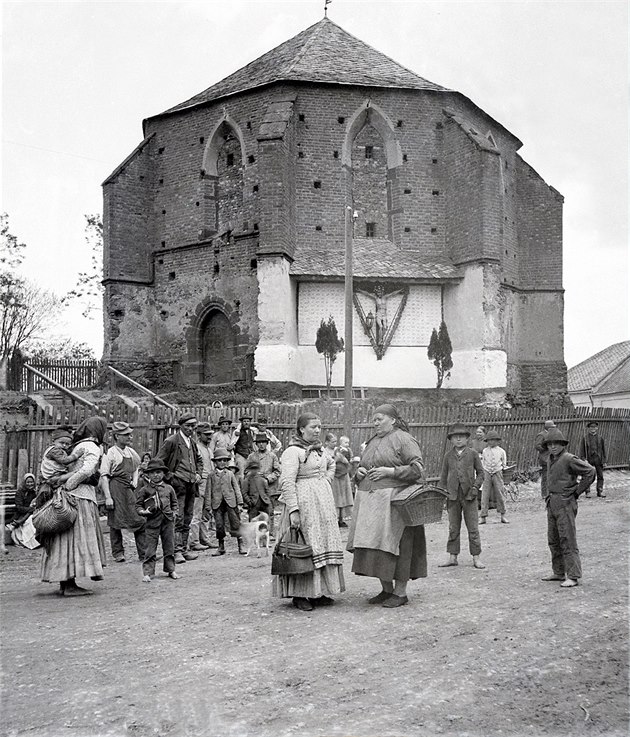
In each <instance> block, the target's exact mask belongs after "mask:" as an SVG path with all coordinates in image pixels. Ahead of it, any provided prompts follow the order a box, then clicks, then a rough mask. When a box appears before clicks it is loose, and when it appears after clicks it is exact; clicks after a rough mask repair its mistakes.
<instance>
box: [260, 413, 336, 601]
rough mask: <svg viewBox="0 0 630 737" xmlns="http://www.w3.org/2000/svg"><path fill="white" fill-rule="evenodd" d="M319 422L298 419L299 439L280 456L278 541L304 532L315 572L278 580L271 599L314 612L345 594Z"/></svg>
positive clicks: (329, 465)
mask: <svg viewBox="0 0 630 737" xmlns="http://www.w3.org/2000/svg"><path fill="white" fill-rule="evenodd" d="M320 432H321V421H320V419H319V417H318V416H317V415H314V414H312V413H311V412H305V413H304V414H302V415H300V416H299V417H298V421H297V427H296V432H295V435H294V436H293V437H292V438H291V442H290V444H289V447H288V448H287V449H286V450H285V451H284V453H283V454H282V459H281V466H282V473H281V475H280V482H279V483H280V490H281V493H280V502H281V503H283V504H284V511H283V512H282V516H281V518H280V527H279V530H278V534H277V538H278V540H280V539H282V537H283V536H284V535H285V533H287V532H288V530H289V528H292V529H294V530H298V529H299V530H301V531H302V533H303V535H304V539H305V541H306V544H307V545H310V546H311V547H312V549H313V563H314V564H315V570H314V571H312V572H311V573H305V574H301V575H295V576H274V580H273V595H274V596H277V597H283V598H289V597H292V598H293V606H295V607H296V608H297V609H300V610H301V611H306V612H308V611H311V610H312V609H313V606H320V605H327V604H332V603H333V599H332V598H331V597H332V596H333V595H334V594H338V593H340V592H341V591H344V590H345V583H344V580H343V569H342V564H343V546H342V543H341V535H340V534H339V527H338V525H337V512H336V509H335V500H334V498H333V493H332V487H331V483H332V479H333V476H334V474H335V462H334V460H333V458H332V457H331V456H330V455H327V454H325V453H324V452H323V449H322V444H321V443H320V442H319V435H320Z"/></svg>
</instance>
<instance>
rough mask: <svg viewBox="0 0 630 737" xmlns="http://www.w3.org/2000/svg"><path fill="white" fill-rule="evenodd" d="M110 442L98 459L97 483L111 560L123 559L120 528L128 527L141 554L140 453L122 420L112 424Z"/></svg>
mask: <svg viewBox="0 0 630 737" xmlns="http://www.w3.org/2000/svg"><path fill="white" fill-rule="evenodd" d="M112 435H113V436H114V445H112V446H111V448H109V450H108V451H107V453H105V455H104V456H103V457H102V459H101V468H100V472H101V487H102V489H103V493H104V494H105V508H106V509H107V525H108V526H109V541H110V544H111V547H112V556H113V557H114V562H115V563H124V562H125V548H124V545H123V534H122V531H123V530H131V531H132V532H133V536H134V538H135V541H136V551H137V552H138V558H139V559H140V560H143V558H144V518H143V517H142V516H138V513H137V512H136V498H135V492H134V490H135V488H136V486H137V485H138V469H139V468H140V456H139V455H138V454H137V453H136V451H135V450H134V449H133V448H132V447H131V442H132V440H133V429H132V428H131V427H130V426H129V425H128V424H127V423H126V422H114V424H113V425H112Z"/></svg>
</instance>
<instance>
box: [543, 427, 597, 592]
mask: <svg viewBox="0 0 630 737" xmlns="http://www.w3.org/2000/svg"><path fill="white" fill-rule="evenodd" d="M568 444H569V441H568V440H567V439H566V438H565V437H564V435H563V434H562V433H561V432H560V430H558V428H551V429H550V430H549V431H548V432H547V437H546V439H545V446H546V450H547V451H548V452H549V459H548V461H547V488H546V495H545V501H546V504H547V541H548V543H549V550H550V551H551V568H552V573H551V574H550V575H549V576H544V577H543V579H542V580H543V581H562V583H561V584H560V585H561V586H562V587H563V588H571V587H573V586H577V585H578V581H579V579H580V578H581V577H582V564H581V561H580V553H579V551H578V546H577V535H576V528H575V518H576V517H577V511H578V503H577V500H578V497H579V496H580V494H581V493H582V492H583V491H586V489H588V487H589V486H590V485H591V484H592V483H593V479H594V478H595V469H594V468H593V466H591V465H590V463H587V462H586V461H583V460H582V459H581V458H578V457H577V456H574V455H573V454H572V453H568V452H567V445H568ZM578 476H581V477H582V478H581V479H580V482H579V483H578V480H577V479H578Z"/></svg>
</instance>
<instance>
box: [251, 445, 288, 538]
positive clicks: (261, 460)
mask: <svg viewBox="0 0 630 737" xmlns="http://www.w3.org/2000/svg"><path fill="white" fill-rule="evenodd" d="M254 440H255V441H256V450H254V451H253V452H252V453H250V454H249V455H248V456H247V464H250V463H252V462H254V463H258V464H259V466H260V476H261V478H262V479H264V481H265V483H266V484H267V495H268V497H269V503H270V504H271V511H270V512H269V511H268V510H266V509H262V510H261V511H263V512H267V514H268V515H269V534H270V535H273V534H274V532H273V530H274V520H273V508H274V504H275V502H276V500H277V498H278V496H279V495H280V489H279V488H278V479H279V478H280V461H279V460H278V456H277V455H276V454H275V453H274V452H273V451H272V450H271V449H270V448H269V441H268V438H267V435H265V433H258V434H257V435H256V436H255V438H254ZM243 497H245V489H244V488H243Z"/></svg>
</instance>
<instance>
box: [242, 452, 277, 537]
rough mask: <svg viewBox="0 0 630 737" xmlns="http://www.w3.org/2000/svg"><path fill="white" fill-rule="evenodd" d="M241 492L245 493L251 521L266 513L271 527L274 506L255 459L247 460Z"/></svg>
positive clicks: (258, 463) (244, 499)
mask: <svg viewBox="0 0 630 737" xmlns="http://www.w3.org/2000/svg"><path fill="white" fill-rule="evenodd" d="M241 490H242V492H243V503H244V504H245V507H246V508H247V515H248V517H249V519H250V520H252V519H254V517H257V516H258V515H259V514H260V513H261V512H265V514H267V515H268V517H269V526H270V527H271V524H272V519H273V505H272V503H271V499H270V498H269V484H268V483H267V480H266V479H265V477H264V476H263V475H262V474H261V473H260V462H259V461H257V460H255V459H253V458H252V456H250V457H249V458H248V459H247V463H246V464H245V478H244V479H243V484H242V485H241ZM270 534H271V530H270Z"/></svg>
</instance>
